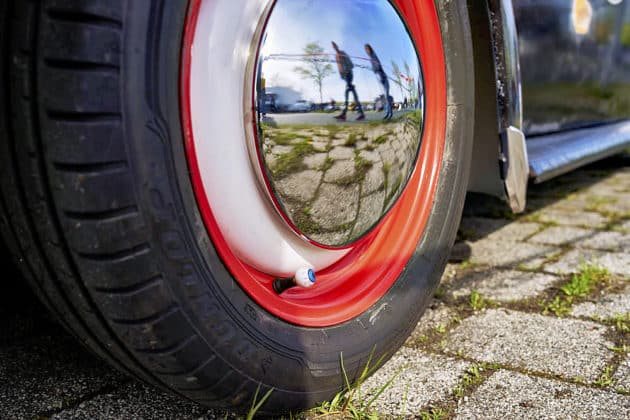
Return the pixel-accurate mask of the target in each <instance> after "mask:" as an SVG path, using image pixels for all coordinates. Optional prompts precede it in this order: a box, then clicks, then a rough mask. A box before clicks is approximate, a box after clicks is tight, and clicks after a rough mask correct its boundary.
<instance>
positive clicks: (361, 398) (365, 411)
mask: <svg viewBox="0 0 630 420" xmlns="http://www.w3.org/2000/svg"><path fill="white" fill-rule="evenodd" d="M339 357H340V361H339V362H340V365H341V372H342V374H343V380H344V383H345V388H344V389H343V390H342V391H340V392H338V393H337V394H336V395H335V396H334V397H333V398H332V400H330V401H325V402H323V403H321V404H320V405H319V406H318V407H315V408H313V409H312V410H311V412H312V413H314V414H317V416H316V417H315V418H331V417H332V418H341V419H357V420H358V419H374V420H377V419H379V418H381V416H380V415H379V414H378V413H376V412H375V411H374V410H373V409H372V408H371V407H372V405H373V404H374V402H376V400H377V399H378V398H379V397H380V396H381V395H382V394H383V392H385V390H387V389H388V388H389V387H390V386H391V385H392V383H393V382H394V380H395V379H396V378H397V377H398V375H400V373H401V371H398V372H397V373H396V374H395V375H393V376H392V377H391V378H389V380H388V381H387V382H386V383H385V384H384V385H383V386H381V387H380V388H378V389H373V390H370V393H372V392H373V394H372V396H371V397H370V398H369V399H367V397H366V396H365V395H361V386H362V385H363V384H364V382H365V380H366V379H367V378H368V377H369V376H370V375H371V374H372V373H374V371H375V370H376V369H378V368H379V367H380V366H381V364H382V363H383V360H384V358H385V355H383V356H381V357H380V358H379V359H378V360H376V362H374V363H372V354H370V356H369V357H368V360H367V362H366V364H365V366H364V367H363V369H362V370H361V373H360V374H359V377H358V378H357V379H356V380H355V381H354V382H353V383H351V382H350V379H349V377H348V373H347V371H346V367H345V365H344V361H343V353H341V354H340V356H339Z"/></svg>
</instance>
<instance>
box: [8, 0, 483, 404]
mask: <svg viewBox="0 0 630 420" xmlns="http://www.w3.org/2000/svg"><path fill="white" fill-rule="evenodd" d="M280 3H281V1H277V2H247V3H246V5H245V6H243V4H241V3H238V5H237V4H236V3H234V2H231V1H229V0H215V1H210V0H191V1H190V2H189V3H188V4H186V2H183V1H181V2H180V1H177V2H176V1H166V0H161V1H160V0H154V1H143V2H139V1H133V2H131V1H130V2H125V1H122V0H119V1H114V0H107V1H105V0H102V1H101V0H92V1H79V0H76V1H74V0H72V1H71V0H43V1H23V2H4V3H3V4H2V5H0V18H1V19H2V20H3V22H2V23H3V24H2V28H4V29H3V30H2V33H1V35H0V36H1V37H2V38H0V52H1V55H0V57H1V58H2V60H3V65H2V66H0V76H1V77H0V81H1V85H0V94H1V97H2V98H3V102H2V105H0V110H1V114H0V133H2V134H1V135H2V142H1V143H0V174H1V176H0V215H1V216H2V217H1V222H2V223H1V224H0V226H1V228H2V230H1V231H2V234H3V236H4V238H5V239H6V241H7V242H8V244H9V248H10V251H11V253H12V254H13V256H14V258H15V261H16V262H17V264H18V265H19V267H20V268H21V269H22V272H23V273H24V275H25V277H26V278H27V279H28V280H29V282H30V283H31V285H32V286H33V288H34V289H35V290H36V292H37V293H38V294H39V296H40V297H41V299H42V300H43V301H44V302H45V303H46V304H47V306H48V307H49V308H50V309H51V310H52V311H53V312H54V313H56V314H57V315H58V317H59V319H60V320H61V322H62V323H63V324H64V325H65V326H66V327H67V328H68V330H69V331H71V332H72V333H73V334H74V335H75V336H77V337H78V339H79V340H81V341H82V342H83V343H84V344H86V345H87V346H88V347H89V348H90V349H92V350H93V351H94V352H95V353H97V354H98V355H100V356H101V357H103V358H105V359H106V360H108V361H109V362H111V363H112V364H113V365H114V366H116V367H117V368H119V369H121V370H123V371H124V372H127V373H129V374H132V375H134V376H136V377H138V378H140V379H142V380H144V381H146V382H148V383H151V384H154V385H156V386H160V387H162V388H167V389H170V390H172V391H173V392H175V393H177V394H179V395H181V396H184V397H186V398H190V399H192V400H195V401H198V402H200V403H203V404H206V405H209V406H221V407H245V406H247V405H248V404H250V403H251V399H252V398H253V396H254V394H255V393H256V391H257V389H258V388H259V387H260V389H261V390H262V391H261V392H264V391H265V390H268V389H270V388H273V389H274V391H273V392H272V393H271V396H270V398H269V400H268V401H267V403H266V405H265V407H266V408H265V409H266V410H287V409H298V408H304V407H310V406H313V405H314V404H316V403H318V402H320V401H323V400H326V399H328V398H330V397H331V396H332V395H334V394H335V393H336V392H337V391H339V390H340V389H341V388H343V386H344V378H343V375H342V373H341V366H340V358H341V357H343V362H344V365H345V368H346V370H347V372H349V373H350V374H351V375H353V374H355V373H356V372H360V370H361V369H362V368H363V366H364V365H365V364H366V362H367V361H368V359H369V358H370V357H371V358H372V360H377V359H379V358H384V359H386V358H388V357H390V356H391V355H392V354H393V353H394V352H395V351H396V349H397V348H398V347H399V346H401V345H402V343H403V341H404V340H405V338H406V337H407V336H408V334H409V333H410V332H411V330H412V329H413V328H414V326H415V325H416V323H417V321H418V319H419V317H420V316H421V314H422V312H423V310H424V308H425V307H426V306H427V304H428V303H429V301H430V298H431V296H432V293H433V291H434V289H435V287H436V286H437V283H438V281H439V278H440V276H441V273H442V271H443V269H444V266H445V263H446V259H447V256H448V253H449V250H450V248H451V246H452V243H453V241H454V238H455V233H456V231H457V227H458V223H459V218H460V215H461V210H462V206H463V200H464V196H465V192H466V185H467V177H468V168H469V163H470V162H469V161H470V155H471V145H472V143H471V140H472V121H473V80H474V77H473V75H472V72H471V70H470V69H472V68H473V66H472V64H471V62H472V46H471V45H472V44H471V35H470V30H469V23H468V16H467V11H466V5H465V3H464V2H441V1H436V2H433V1H427V0H409V1H404V0H394V1H392V2H391V4H390V3H389V2H386V1H385V0H382V1H376V0H374V3H380V4H381V5H383V4H384V5H386V6H387V7H391V8H392V10H394V11H395V12H396V13H397V15H398V16H399V18H400V21H401V22H402V23H403V24H404V27H405V28H406V30H407V33H408V36H409V37H410V39H411V40H412V42H413V45H414V46H415V50H416V52H417V56H418V59H419V61H420V63H421V65H422V73H423V83H424V95H425V100H424V101H425V103H426V108H425V109H424V110H423V113H424V114H423V118H422V130H421V132H420V134H419V135H420V136H421V139H420V140H421V142H420V143H418V144H419V146H418V149H417V151H413V161H412V164H411V165H410V166H409V167H408V168H407V170H408V174H409V176H408V179H406V180H405V179H403V181H406V182H403V183H402V184H400V185H402V186H401V187H400V191H398V196H397V197H396V200H392V202H391V204H390V205H389V206H384V207H387V208H384V211H383V214H382V215H381V217H379V218H378V220H376V221H375V222H374V223H372V225H371V226H370V227H369V229H368V228H366V229H365V230H364V231H362V232H361V235H359V237H356V238H352V240H347V239H346V240H343V241H342V242H343V243H342V244H341V243H334V242H333V243H329V244H326V241H325V240H319V239H317V237H316V236H315V235H310V234H304V235H300V234H299V233H300V232H297V233H298V234H297V235H296V232H295V230H296V229H297V228H299V226H298V225H299V223H293V222H295V221H293V220H287V219H291V217H292V215H291V214H290V211H289V210H287V209H286V208H285V207H286V206H284V207H283V205H284V204H286V203H284V204H283V202H282V197H281V194H280V193H278V194H276V192H277V191H276V189H274V185H275V184H273V182H274V181H275V180H274V178H273V177H274V176H276V175H277V171H275V172H274V168H273V167H270V168H271V169H269V168H267V167H266V166H265V164H264V163H262V164H261V167H260V168H258V169H256V170H252V166H256V162H257V159H256V158H252V150H254V151H256V150H257V149H256V148H255V147H254V148H253V149H251V148H249V149H248V147H249V146H247V145H246V143H247V142H248V141H250V140H248V139H250V137H251V138H256V136H257V135H259V134H261V131H260V126H258V127H257V126H256V118H255V116H254V115H253V114H254V113H255V111H253V110H252V108H251V106H250V104H249V102H248V99H247V98H252V97H251V92H250V90H251V89H250V88H251V87H252V85H254V84H255V77H256V76H255V73H256V70H255V63H256V60H255V59H253V60H252V55H254V56H255V55H256V54H257V52H256V51H257V48H258V47H259V46H260V40H259V42H258V43H256V42H254V41H253V40H255V39H256V34H258V35H260V33H261V31H262V32H264V31H265V25H266V24H267V22H268V19H269V14H270V13H276V12H275V11H272V10H273V9H274V7H275V8H277V7H279V6H278V4H280ZM252 17H255V19H254V20H252ZM366 69H367V70H368V71H369V67H366ZM248 92H249V93H248ZM243 98H245V100H243ZM251 102H252V103H255V101H254V100H253V99H252V101H251ZM218 103H220V105H218ZM244 133H245V134H244ZM248 133H249V134H248ZM261 141H262V140H261ZM261 144H262V143H261ZM252 147H253V146H252ZM259 152H260V151H259ZM260 153H262V152H260ZM356 155H360V153H358V152H357V154H356ZM263 157H264V156H263ZM258 159H259V160H260V159H261V155H258ZM252 162H253V163H252ZM258 163H260V162H258ZM266 169H269V171H267V172H265V171H266ZM278 176H279V175H278ZM283 179H284V178H283ZM269 182H271V184H272V185H271V187H270V186H269ZM277 182H278V183H280V182H281V181H277ZM276 186H277V185H276ZM274 194H276V195H277V196H276V197H275V198H278V197H280V198H279V199H278V201H280V203H278V202H275V201H274ZM270 196H271V197H270ZM270 198H271V199H270ZM296 226H297V227H296ZM278 244H280V245H278ZM285 257H286V258H285ZM304 266H306V267H314V269H315V272H316V275H317V281H316V283H315V285H314V286H313V287H309V288H300V287H294V288H291V289H289V290H287V291H284V292H283V293H278V291H277V290H276V289H274V287H273V286H274V282H275V281H276V280H277V279H279V278H288V277H291V275H292V273H293V272H294V271H295V269H299V268H302V267H304Z"/></svg>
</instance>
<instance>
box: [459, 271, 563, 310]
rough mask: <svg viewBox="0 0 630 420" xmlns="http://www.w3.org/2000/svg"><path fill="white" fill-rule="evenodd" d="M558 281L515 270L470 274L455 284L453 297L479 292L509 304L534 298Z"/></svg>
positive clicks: (551, 277) (547, 276) (546, 275)
mask: <svg viewBox="0 0 630 420" xmlns="http://www.w3.org/2000/svg"><path fill="white" fill-rule="evenodd" d="M556 281H558V278H557V277H556V276H553V275H550V274H544V273H532V272H523V271H514V270H488V271H482V272H475V273H470V274H468V275H466V276H464V277H462V279H460V280H458V281H457V282H456V283H454V284H453V287H455V288H454V289H453V291H452V292H451V293H452V295H453V297H455V298H459V297H463V296H467V295H469V294H470V293H471V292H472V291H473V290H477V291H478V292H479V293H481V294H482V295H483V296H485V297H488V298H490V299H493V300H497V301H501V302H508V301H513V300H520V299H527V298H531V297H534V296H536V295H538V294H539V293H541V292H542V291H543V290H545V289H546V288H548V287H549V286H551V285H552V284H553V283H554V282H556Z"/></svg>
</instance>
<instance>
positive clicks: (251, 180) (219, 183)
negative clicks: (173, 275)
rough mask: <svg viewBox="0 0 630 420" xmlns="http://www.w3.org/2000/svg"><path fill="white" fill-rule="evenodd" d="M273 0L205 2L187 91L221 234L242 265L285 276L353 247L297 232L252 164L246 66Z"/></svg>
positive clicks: (336, 257) (205, 182)
mask: <svg viewBox="0 0 630 420" xmlns="http://www.w3.org/2000/svg"><path fill="white" fill-rule="evenodd" d="M270 4H271V2H270V1H267V2H234V1H231V0H213V1H203V2H202V3H201V6H200V10H199V15H198V18H197V24H196V28H194V31H195V32H194V39H193V42H192V46H191V54H190V69H189V71H190V91H189V92H188V95H184V96H187V97H189V98H190V103H189V107H190V116H191V130H192V142H193V143H194V150H195V154H196V159H197V163H198V167H199V172H200V177H201V181H202V186H203V189H204V192H205V196H206V197H207V200H208V204H209V207H210V208H211V209H212V214H213V216H214V218H215V220H216V222H217V224H218V227H219V229H220V231H221V233H222V235H223V236H224V238H225V240H226V241H227V243H228V244H229V246H230V248H231V249H232V251H233V252H234V253H235V255H236V256H237V257H238V258H240V259H241V260H242V261H243V262H245V263H247V264H249V265H251V266H252V267H254V268H256V269H258V270H260V271H262V272H265V273H268V274H272V275H278V276H286V275H291V274H293V273H294V272H295V270H296V268H298V267H300V266H303V265H310V266H312V267H314V268H315V270H321V269H323V268H325V267H327V266H329V265H331V264H333V263H334V262H336V261H338V260H339V259H340V258H342V257H343V256H344V255H346V254H347V252H349V250H350V249H343V250H331V249H324V248H321V247H318V246H316V245H313V244H311V243H309V242H308V241H305V240H303V239H302V238H299V237H298V236H296V235H295V233H294V232H293V231H292V230H291V229H290V228H289V227H288V226H287V225H286V224H285V223H284V221H283V220H282V219H281V218H280V217H279V216H278V213H277V212H276V211H275V209H274V207H273V205H272V204H271V203H270V201H269V198H268V197H267V193H266V191H265V189H264V187H263V186H261V184H260V179H259V175H258V174H257V172H256V169H254V166H253V165H252V161H251V158H250V152H249V149H248V146H247V142H248V141H250V140H249V139H251V138H253V124H252V123H251V121H252V119H251V118H252V117H251V112H252V111H251V109H249V108H246V107H245V106H244V105H243V104H244V103H246V104H248V106H249V104H250V103H251V99H249V101H248V100H247V98H245V96H246V95H248V92H249V87H248V85H247V84H248V83H251V81H249V80H248V76H247V67H248V63H249V62H250V59H251V54H255V46H256V45H257V43H256V36H257V32H258V31H259V29H260V23H261V21H263V19H264V18H265V15H266V13H267V12H268V10H269V6H270ZM185 70H186V69H184V71H185ZM244 98H245V100H244ZM198 199H199V198H198Z"/></svg>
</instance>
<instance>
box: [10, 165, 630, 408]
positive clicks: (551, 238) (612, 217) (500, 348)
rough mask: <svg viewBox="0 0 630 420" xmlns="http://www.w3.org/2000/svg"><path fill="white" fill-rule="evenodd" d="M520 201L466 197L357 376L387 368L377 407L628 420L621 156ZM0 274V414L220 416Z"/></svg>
mask: <svg viewBox="0 0 630 420" xmlns="http://www.w3.org/2000/svg"><path fill="white" fill-rule="evenodd" d="M528 198H529V207H528V212H527V213H526V214H524V215H521V216H518V217H515V216H512V215H511V214H510V213H509V212H507V211H506V210H505V208H504V207H503V206H501V205H498V204H497V203H496V202H495V201H494V200H492V199H490V198H488V197H481V196H470V198H469V200H468V203H467V210H466V214H465V216H464V218H463V221H462V224H461V228H460V232H459V238H458V241H457V243H456V245H455V248H454V250H453V252H452V256H451V262H450V263H449V265H448V266H447V269H446V272H445V274H444V276H443V279H442V284H441V286H440V288H439V289H438V291H437V293H436V295H435V299H434V301H433V303H432V304H431V306H430V308H429V309H428V310H427V312H426V314H425V316H424V317H423V319H422V320H421V322H420V323H419V324H418V326H417V328H416V330H415V331H414V333H413V334H412V336H411V337H410V338H409V339H408V340H407V342H406V344H405V345H404V346H403V348H402V349H400V350H399V351H398V352H397V353H396V354H394V355H393V357H392V359H391V360H390V361H389V362H387V363H386V364H385V366H384V367H383V368H382V369H380V370H379V371H378V372H377V373H376V374H375V375H374V376H373V377H372V378H370V379H369V380H368V381H367V383H365V384H364V386H363V389H364V391H365V392H366V393H368V395H369V392H370V389H379V388H381V387H383V386H384V385H385V384H386V383H387V382H388V381H389V380H390V379H392V378H394V379H393V381H392V382H391V384H390V385H389V386H388V387H386V388H385V390H384V392H383V394H382V395H381V396H380V397H379V398H378V399H377V400H376V403H375V404H374V409H376V410H377V411H378V413H380V415H381V416H382V417H394V416H404V417H422V416H423V415H424V416H425V417H424V418H458V419H464V418H466V419H467V418H497V419H503V418H588V419H590V418H630V281H629V280H630V156H629V155H626V156H623V157H616V158H613V159H609V160H607V161H604V162H601V163H598V164H596V165H592V166H590V167H588V168H585V169H582V170H579V171H576V172H573V173H571V174H568V175H565V176H562V177H560V178H558V179H556V180H553V181H550V182H548V183H545V184H542V185H536V186H531V187H530V192H529V197H528ZM4 272H5V277H4V278H3V281H5V282H6V283H7V284H3V285H2V286H0V417H2V418H32V417H52V418H58V419H69V418H93V417H107V418H110V417H114V418H125V419H127V418H167V419H171V418H191V419H192V418H224V416H226V415H227V417H228V418H231V414H230V413H223V412H217V411H208V410H206V409H204V408H202V407H199V406H197V405H194V404H192V403H189V402H185V401H179V400H177V399H176V398H174V397H171V396H169V395H167V394H164V393H162V392H160V391H156V390H153V389H150V388H149V387H146V386H144V385H142V384H140V383H138V382H135V381H133V380H131V379H128V378H126V377H124V376H122V375H120V374H118V373H116V372H115V371H113V370H112V369H111V368H109V367H108V366H106V365H105V364H103V363H102V362H100V361H98V360H96V359H95V358H94V357H92V356H91V355H90V354H89V353H88V352H86V351H85V350H83V349H82V348H81V347H80V346H79V345H78V344H76V343H75V342H74V341H73V340H72V339H71V338H70V337H68V335H67V334H66V333H65V332H64V331H63V329H61V328H60V327H58V326H57V325H56V324H54V323H53V322H52V321H51V320H50V319H49V318H48V316H47V315H46V313H45V310H44V309H43V308H42V307H41V306H40V305H39V304H38V303H37V302H36V301H35V300H34V298H33V297H31V296H30V294H29V293H28V292H27V291H22V290H21V289H20V288H19V287H18V286H10V285H8V283H11V282H14V283H15V281H16V279H18V278H19V277H18V275H17V274H15V273H8V275H7V270H6V269H5V270H4ZM10 287H15V288H17V291H14V290H12V289H9V288H10ZM7 290H9V291H10V292H8V291H7ZM372 392H374V391H372Z"/></svg>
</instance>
